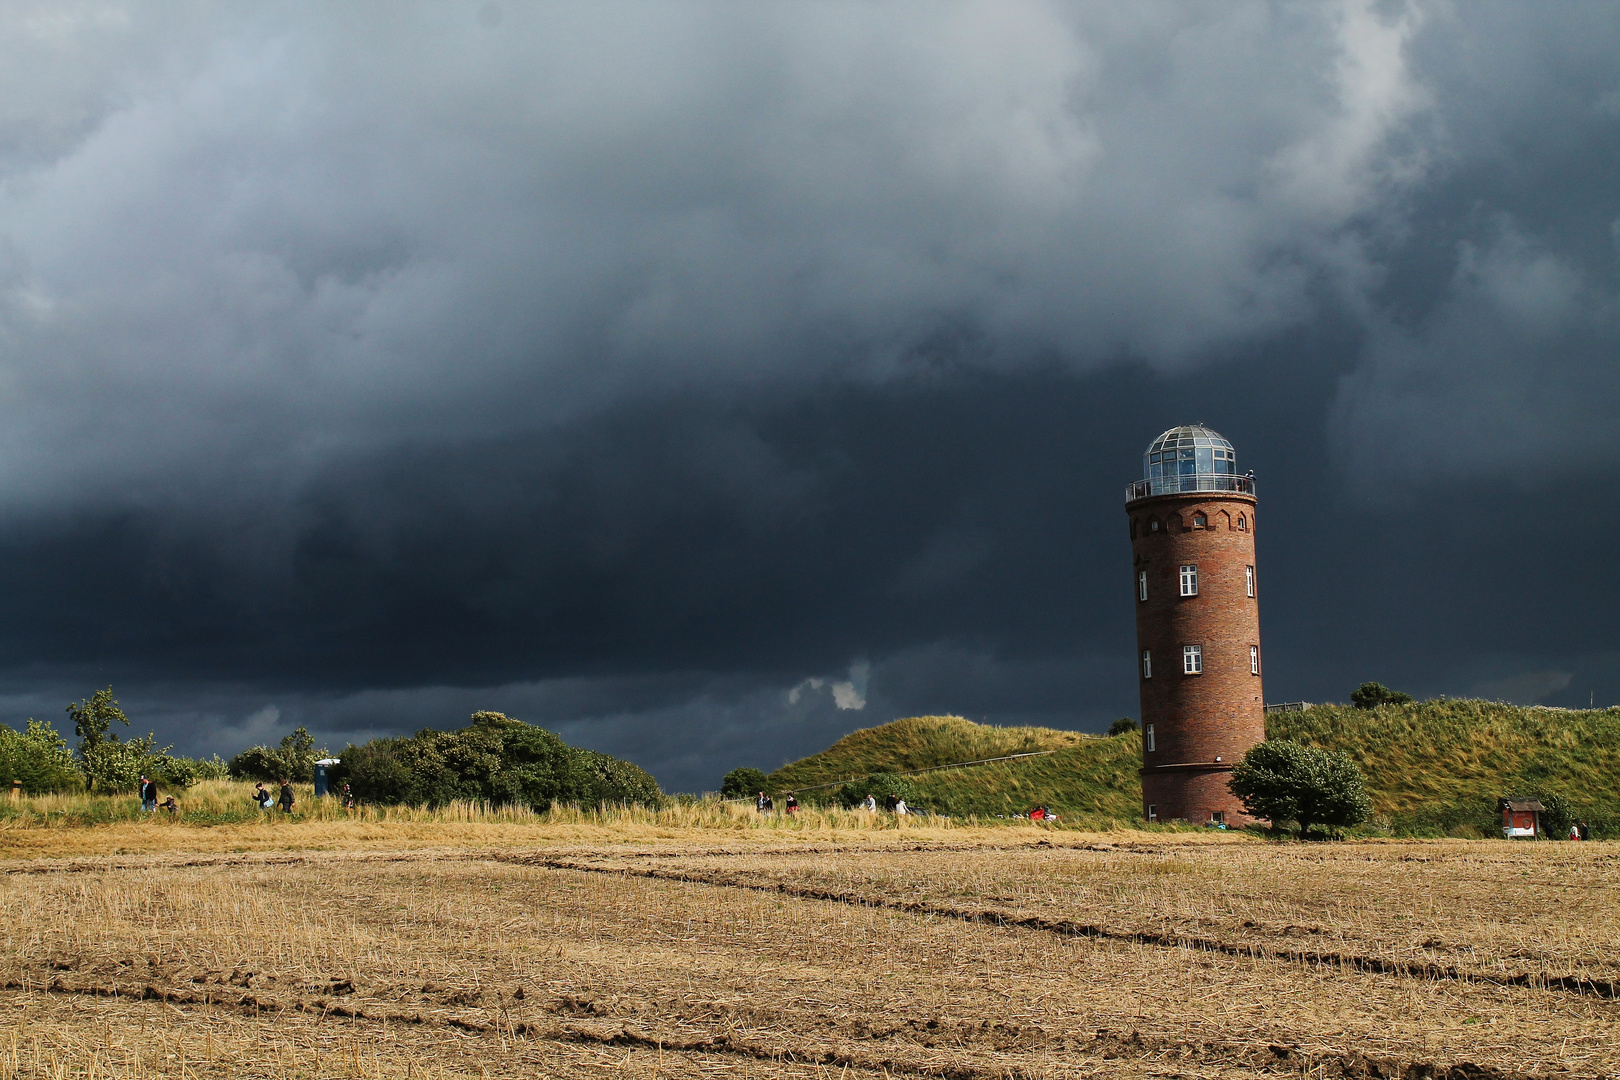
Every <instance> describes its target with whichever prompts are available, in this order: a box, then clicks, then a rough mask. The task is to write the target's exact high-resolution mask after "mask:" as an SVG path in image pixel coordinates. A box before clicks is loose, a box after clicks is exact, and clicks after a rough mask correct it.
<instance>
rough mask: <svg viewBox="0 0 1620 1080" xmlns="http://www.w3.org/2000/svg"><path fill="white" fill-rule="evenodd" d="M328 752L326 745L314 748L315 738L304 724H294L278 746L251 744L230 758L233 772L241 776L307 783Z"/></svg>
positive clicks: (270, 781) (313, 777) (244, 778)
mask: <svg viewBox="0 0 1620 1080" xmlns="http://www.w3.org/2000/svg"><path fill="white" fill-rule="evenodd" d="M325 756H326V751H325V750H324V749H322V750H317V749H315V740H314V738H313V737H311V736H310V733H309V732H308V731H307V730H306V729H305V728H303V727H302V726H299V727H296V728H293V730H292V734H290V735H288V736H287V737H286V738H284V739H282V740H281V745H280V746H279V747H277V748H276V749H271V748H270V747H268V746H251V747H249V748H248V749H246V750H244V751H242V752H241V753H240V754H237V755H236V756H235V757H233V758H231V761H230V765H229V766H228V767H229V769H230V775H232V776H234V777H236V778H237V779H238V780H262V781H264V782H265V783H267V784H279V783H281V782H282V781H283V780H291V781H293V782H294V783H297V784H307V783H309V782H310V781H312V780H314V779H315V762H316V760H318V759H319V758H323V757H325Z"/></svg>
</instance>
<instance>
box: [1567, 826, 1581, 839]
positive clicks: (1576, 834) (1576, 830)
mask: <svg viewBox="0 0 1620 1080" xmlns="http://www.w3.org/2000/svg"><path fill="white" fill-rule="evenodd" d="M1569 838H1570V839H1571V840H1579V839H1580V838H1581V827H1580V826H1579V825H1575V824H1573V823H1572V824H1571V825H1570V827H1569Z"/></svg>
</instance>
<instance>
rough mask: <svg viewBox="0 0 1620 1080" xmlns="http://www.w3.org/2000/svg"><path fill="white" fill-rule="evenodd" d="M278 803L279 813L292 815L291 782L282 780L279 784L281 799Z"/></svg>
mask: <svg viewBox="0 0 1620 1080" xmlns="http://www.w3.org/2000/svg"><path fill="white" fill-rule="evenodd" d="M279 802H280V804H281V812H282V813H283V814H290V813H292V808H293V793H292V781H291V780H283V781H282V782H281V798H280V800H279Z"/></svg>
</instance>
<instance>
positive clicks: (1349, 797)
mask: <svg viewBox="0 0 1620 1080" xmlns="http://www.w3.org/2000/svg"><path fill="white" fill-rule="evenodd" d="M1228 787H1230V789H1231V791H1232V794H1233V795H1236V796H1237V797H1238V798H1239V799H1240V800H1242V802H1243V806H1244V809H1246V810H1247V811H1248V812H1249V813H1250V814H1252V815H1253V816H1255V817H1259V818H1265V819H1266V820H1268V821H1270V822H1271V824H1272V827H1273V828H1280V827H1282V825H1283V823H1284V822H1288V821H1296V822H1298V823H1299V835H1300V837H1301V838H1304V837H1306V836H1308V835H1309V834H1310V831H1311V826H1312V825H1330V826H1337V827H1344V826H1347V825H1359V824H1361V823H1362V822H1363V821H1366V820H1367V818H1368V817H1369V816H1371V814H1372V799H1371V798H1370V797H1369V796H1368V795H1367V785H1366V782H1365V781H1364V780H1363V779H1362V776H1361V770H1360V769H1358V768H1357V767H1356V763H1355V762H1354V761H1351V760H1350V758H1349V756H1348V755H1346V754H1344V753H1343V752H1341V751H1338V750H1324V749H1321V748H1319V747H1315V746H1306V745H1304V744H1303V743H1297V742H1291V741H1289V740H1287V739H1272V740H1267V741H1266V742H1263V743H1259V744H1257V745H1255V746H1253V747H1250V748H1249V752H1248V753H1247V754H1244V755H1243V760H1242V761H1240V762H1239V763H1238V764H1237V767H1236V768H1234V769H1233V770H1232V779H1231V780H1230V781H1229V782H1228Z"/></svg>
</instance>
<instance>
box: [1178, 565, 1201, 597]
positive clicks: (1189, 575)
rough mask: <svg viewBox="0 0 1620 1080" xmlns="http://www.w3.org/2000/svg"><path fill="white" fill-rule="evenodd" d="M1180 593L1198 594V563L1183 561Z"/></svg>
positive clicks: (1187, 594)
mask: <svg viewBox="0 0 1620 1080" xmlns="http://www.w3.org/2000/svg"><path fill="white" fill-rule="evenodd" d="M1181 595H1182V596H1197V595H1198V564H1197V563H1183V564H1182V567H1181Z"/></svg>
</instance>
